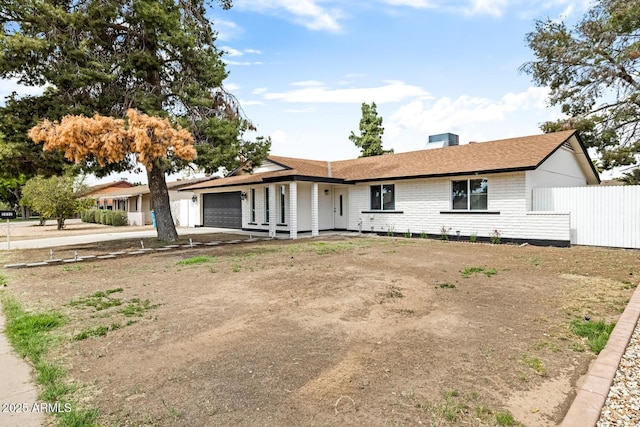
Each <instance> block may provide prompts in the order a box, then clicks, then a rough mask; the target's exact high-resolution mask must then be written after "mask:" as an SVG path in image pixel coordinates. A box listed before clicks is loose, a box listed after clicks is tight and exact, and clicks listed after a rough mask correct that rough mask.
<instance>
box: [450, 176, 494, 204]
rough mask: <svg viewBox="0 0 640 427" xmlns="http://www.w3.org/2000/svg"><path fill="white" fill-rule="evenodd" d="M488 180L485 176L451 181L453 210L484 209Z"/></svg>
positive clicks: (486, 202)
mask: <svg viewBox="0 0 640 427" xmlns="http://www.w3.org/2000/svg"><path fill="white" fill-rule="evenodd" d="M488 194H489V182H488V181H487V179H486V178H482V179H465V180H460V181H451V205H452V208H453V209H454V210H467V211H486V210H487V208H488V206H489V205H488Z"/></svg>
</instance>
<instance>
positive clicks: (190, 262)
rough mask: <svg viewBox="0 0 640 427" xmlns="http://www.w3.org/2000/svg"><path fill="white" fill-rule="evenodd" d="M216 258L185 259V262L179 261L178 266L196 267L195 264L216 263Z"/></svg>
mask: <svg viewBox="0 0 640 427" xmlns="http://www.w3.org/2000/svg"><path fill="white" fill-rule="evenodd" d="M215 260H216V257H214V256H208V255H197V256H194V257H191V258H185V259H183V260H180V261H178V263H177V265H181V266H183V265H195V264H206V263H209V262H215Z"/></svg>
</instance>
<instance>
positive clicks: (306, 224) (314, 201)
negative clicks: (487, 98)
mask: <svg viewBox="0 0 640 427" xmlns="http://www.w3.org/2000/svg"><path fill="white" fill-rule="evenodd" d="M599 183H600V178H599V176H598V173H597V171H596V170H595V169H594V167H593V164H592V162H591V159H590V158H589V155H588V153H587V151H586V149H585V147H584V145H583V144H582V142H581V140H580V137H579V135H578V134H577V133H576V132H575V131H563V132H557V133H551V134H544V135H536V136H527V137H521V138H510V139H504V140H499V141H491V142H484V143H471V144H467V145H459V146H446V147H444V148H436V149H429V150H421V151H414V152H408V153H398V154H387V155H382V156H376V157H364V158H358V159H352V160H342V161H331V162H328V161H320V160H307V159H297V158H289V157H280V156H269V157H268V158H267V160H265V161H264V162H263V163H262V164H261V165H260V166H259V167H257V168H255V169H254V172H253V173H252V174H238V173H236V174H232V175H231V176H228V177H225V178H221V179H217V180H215V181H206V182H201V183H198V184H195V185H189V186H186V187H183V188H182V191H190V192H193V193H195V194H196V195H197V203H198V209H197V210H198V221H197V222H196V224H197V225H199V226H205V227H206V226H210V227H223V228H237V229H244V230H262V231H269V233H270V235H275V234H276V232H288V233H289V235H290V237H291V238H292V239H295V238H296V237H297V233H299V232H311V235H312V236H315V235H318V232H319V231H321V230H352V231H363V232H375V233H388V232H391V233H404V232H410V233H413V234H414V235H418V234H421V233H424V234H428V235H431V236H439V235H441V234H442V233H443V232H444V233H447V234H449V235H451V236H452V238H456V237H458V236H460V237H461V238H465V239H468V238H469V236H471V235H477V236H478V239H479V240H482V239H488V238H489V236H491V235H492V233H493V234H495V230H497V231H498V233H499V234H500V237H501V238H502V240H503V241H509V240H510V241H530V242H538V243H544V244H554V245H568V244H569V241H570V230H569V227H570V226H569V223H570V222H569V214H568V213H567V212H562V213H559V212H536V211H533V210H532V189H533V188H538V187H569V186H586V185H597V184H599Z"/></svg>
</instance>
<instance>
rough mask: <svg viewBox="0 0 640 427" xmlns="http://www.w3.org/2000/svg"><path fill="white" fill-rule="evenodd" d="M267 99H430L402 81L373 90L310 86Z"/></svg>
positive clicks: (387, 100) (377, 100)
mask: <svg viewBox="0 0 640 427" xmlns="http://www.w3.org/2000/svg"><path fill="white" fill-rule="evenodd" d="M264 98H265V99H270V100H278V101H283V102H294V103H358V104H359V103H362V102H372V101H373V102H376V103H378V104H384V103H388V102H400V101H404V100H406V99H416V98H417V99H430V98H431V96H430V95H429V93H428V92H427V91H425V90H424V89H422V88H421V87H419V86H412V85H408V84H406V83H404V82H401V81H388V82H386V84H385V85H383V86H379V87H372V88H350V89H330V88H327V87H325V86H308V87H303V88H302V89H294V90H291V91H289V92H280V93H269V92H267V93H265V94H264Z"/></svg>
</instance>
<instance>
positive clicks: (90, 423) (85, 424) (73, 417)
mask: <svg viewBox="0 0 640 427" xmlns="http://www.w3.org/2000/svg"><path fill="white" fill-rule="evenodd" d="M56 414H57V415H58V416H59V419H60V425H61V426H66V427H98V426H99V425H100V424H99V423H98V416H99V414H100V413H99V412H98V411H97V410H96V409H77V408H73V407H72V410H71V411H70V412H58V413H56Z"/></svg>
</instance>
